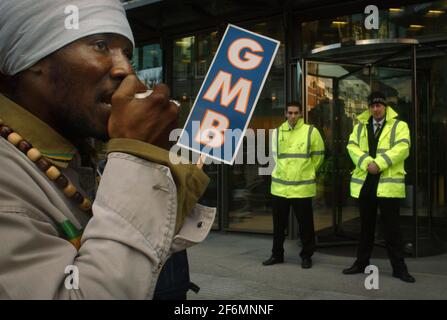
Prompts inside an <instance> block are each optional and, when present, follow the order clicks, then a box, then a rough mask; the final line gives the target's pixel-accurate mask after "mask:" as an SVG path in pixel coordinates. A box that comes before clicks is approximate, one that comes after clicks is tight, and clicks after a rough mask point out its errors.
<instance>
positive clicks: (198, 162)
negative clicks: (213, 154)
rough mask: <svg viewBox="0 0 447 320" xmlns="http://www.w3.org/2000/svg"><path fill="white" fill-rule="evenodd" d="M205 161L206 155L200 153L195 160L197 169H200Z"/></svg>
mask: <svg viewBox="0 0 447 320" xmlns="http://www.w3.org/2000/svg"><path fill="white" fill-rule="evenodd" d="M205 160H206V154H204V153H201V154H200V157H199V159H197V164H196V166H197V168H199V169H202V167H203V164H204V163H205Z"/></svg>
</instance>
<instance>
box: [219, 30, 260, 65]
mask: <svg viewBox="0 0 447 320" xmlns="http://www.w3.org/2000/svg"><path fill="white" fill-rule="evenodd" d="M244 49H250V50H251V51H252V52H264V48H263V47H262V46H261V45H260V44H259V43H258V42H257V41H255V40H253V39H248V38H241V39H237V40H235V41H234V42H233V43H232V44H231V45H230V47H229V48H228V60H229V61H230V63H231V64H232V65H233V66H234V67H235V68H238V69H242V70H251V69H255V68H257V67H258V66H259V65H260V64H261V62H262V59H263V57H262V56H260V55H257V54H254V53H252V52H250V51H246V52H245V54H244V57H243V59H241V56H240V55H241V52H242V50H244Z"/></svg>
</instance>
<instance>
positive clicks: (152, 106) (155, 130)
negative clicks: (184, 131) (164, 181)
mask: <svg viewBox="0 0 447 320" xmlns="http://www.w3.org/2000/svg"><path fill="white" fill-rule="evenodd" d="M146 90H147V88H146V87H145V86H144V85H143V84H142V83H141V82H140V80H138V78H137V77H136V76H135V75H129V76H127V77H126V78H125V79H124V80H123V82H122V83H121V85H120V86H119V87H118V89H117V90H116V91H115V93H114V94H113V96H112V112H111V115H110V118H109V122H108V125H107V129H108V134H109V137H110V138H111V139H112V138H127V139H136V140H140V141H144V142H148V143H151V144H154V145H156V146H159V147H162V148H165V149H167V148H168V146H169V133H170V132H171V130H173V129H175V128H176V127H177V125H178V111H179V110H178V107H177V106H176V105H175V104H174V103H172V102H170V101H169V95H170V91H169V88H168V87H167V86H166V85H164V84H160V85H157V86H155V88H154V90H153V93H152V94H151V95H150V96H149V97H147V98H144V99H136V98H135V93H141V92H145V91H146Z"/></svg>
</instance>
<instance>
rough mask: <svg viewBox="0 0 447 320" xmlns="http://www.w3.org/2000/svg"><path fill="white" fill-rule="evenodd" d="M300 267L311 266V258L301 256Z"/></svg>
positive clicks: (306, 267) (307, 267)
mask: <svg viewBox="0 0 447 320" xmlns="http://www.w3.org/2000/svg"><path fill="white" fill-rule="evenodd" d="M301 268H303V269H310V268H312V259H311V258H303V259H302V260H301Z"/></svg>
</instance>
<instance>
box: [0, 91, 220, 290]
mask: <svg viewBox="0 0 447 320" xmlns="http://www.w3.org/2000/svg"><path fill="white" fill-rule="evenodd" d="M0 118H1V119H2V120H3V121H4V122H5V123H6V124H8V125H9V126H10V127H11V128H12V129H13V130H14V131H16V132H18V133H19V134H21V135H22V137H23V138H25V139H26V140H28V141H29V142H31V143H32V144H33V145H34V146H35V147H36V148H38V149H40V150H41V152H42V153H43V154H44V155H45V156H47V157H48V159H50V160H51V161H52V162H53V164H56V165H57V166H58V167H59V169H60V170H61V171H62V172H63V173H64V174H65V175H66V176H67V177H69V179H70V181H71V182H72V183H73V184H74V185H75V186H76V187H77V189H79V190H81V192H82V193H84V195H87V194H91V193H92V192H93V191H94V190H93V189H94V172H93V170H92V169H90V168H83V167H81V166H80V160H79V155H78V154H77V152H76V149H75V148H74V147H73V146H72V145H71V144H70V143H69V142H68V141H66V140H65V139H64V138H62V137H61V136H60V135H58V134H57V133H56V132H55V131H53V130H52V129H51V128H50V127H48V126H47V125H46V124H44V123H43V122H41V121H40V120H39V119H37V118H36V117H34V116H33V115H31V114H30V113H28V112H27V111H25V110H24V109H22V108H20V107H19V106H17V105H16V104H14V103H13V102H12V101H10V100H9V99H6V98H5V97H2V96H0ZM111 145H112V147H109V154H108V162H107V166H106V168H105V170H104V173H103V175H102V178H101V182H100V184H99V188H98V190H97V193H96V198H95V201H94V203H93V210H92V211H93V216H91V217H90V216H88V215H86V214H85V213H84V212H82V211H81V210H80V209H78V208H77V206H76V205H74V204H73V203H72V202H71V200H70V199H68V198H67V197H65V196H64V195H63V193H62V192H61V190H60V189H58V187H57V186H56V185H55V184H54V183H53V182H51V181H50V180H49V179H48V178H47V177H46V176H45V174H43V173H42V172H41V171H40V170H39V169H38V168H37V167H36V165H35V164H34V163H32V162H31V161H30V160H29V159H28V158H27V157H26V156H25V155H24V154H22V153H21V152H20V151H19V150H18V149H16V147H14V146H13V145H12V144H10V143H9V142H8V141H6V140H5V139H3V138H1V137H0V299H150V298H151V297H152V295H153V291H154V288H155V284H156V280H157V278H158V275H159V272H160V269H161V267H162V265H163V264H164V262H165V261H166V259H167V258H168V256H169V255H170V254H171V253H172V252H175V251H178V250H182V249H184V248H186V247H189V246H191V245H193V244H196V243H199V242H201V241H203V240H204V239H205V237H206V236H207V234H208V233H209V230H210V228H211V225H212V223H213V220H214V215H215V209H214V208H207V207H204V206H200V205H195V202H196V201H197V199H198V198H199V197H200V195H201V194H202V193H203V191H204V190H205V188H206V185H207V183H208V178H207V177H206V176H205V174H204V173H203V172H201V171H199V170H197V169H196V168H195V167H194V166H192V165H191V166H186V167H179V166H172V165H169V164H168V162H167V160H166V159H167V152H165V151H162V150H161V149H159V148H156V147H154V146H151V145H149V144H145V143H142V142H139V141H133V140H125V139H122V140H116V141H112V142H111ZM122 151H126V152H122ZM132 154H134V155H132ZM135 155H138V156H135ZM149 160H151V161H149ZM155 161H156V162H158V163H156V162H155ZM166 164H168V165H169V166H168V165H166ZM61 215H63V216H64V217H66V218H68V219H69V220H70V221H71V222H72V223H73V224H74V225H75V226H76V227H78V228H82V229H83V230H84V232H83V235H82V239H81V247H80V249H79V251H77V250H76V249H75V247H74V246H73V245H72V244H71V243H70V242H68V241H67V240H66V239H64V236H63V232H62V230H61V229H60V227H59V225H58V223H57V222H56V220H57V219H55V217H60V216H61ZM176 224H177V228H176ZM177 230H178V231H177ZM70 270H75V272H74V273H73V274H72V275H71V276H69V274H68V272H69V271H70ZM76 274H77V275H78V278H77V280H78V282H76V281H75V282H73V283H71V284H70V279H74V278H73V277H75V276H76ZM76 287H77V289H76Z"/></svg>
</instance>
